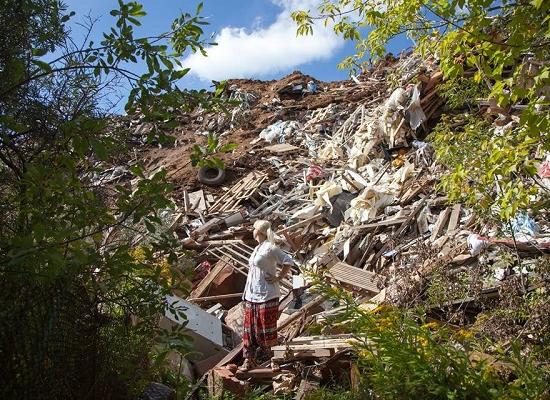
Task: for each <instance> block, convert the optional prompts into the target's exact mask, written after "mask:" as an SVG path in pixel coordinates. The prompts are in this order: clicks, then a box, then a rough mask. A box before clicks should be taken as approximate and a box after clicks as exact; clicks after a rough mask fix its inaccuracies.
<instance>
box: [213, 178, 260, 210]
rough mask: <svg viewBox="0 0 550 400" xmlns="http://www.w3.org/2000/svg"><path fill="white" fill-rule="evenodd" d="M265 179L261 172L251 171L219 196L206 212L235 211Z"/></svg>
mask: <svg viewBox="0 0 550 400" xmlns="http://www.w3.org/2000/svg"><path fill="white" fill-rule="evenodd" d="M266 179H267V175H266V174H265V173H263V172H258V171H253V172H251V173H249V174H248V175H247V176H245V177H244V178H243V179H242V180H240V181H239V182H238V183H237V184H236V185H234V186H233V187H232V188H231V189H229V190H228V191H227V192H225V193H224V194H223V196H221V197H219V198H218V199H217V200H216V202H215V203H214V204H212V206H211V207H210V208H209V209H208V213H209V214H212V213H216V212H228V211H237V210H238V209H239V206H240V204H241V201H243V200H248V199H249V198H251V197H252V196H253V195H254V194H255V193H256V192H257V191H258V189H259V188H260V186H261V185H262V183H263V182H264V181H265V180H266Z"/></svg>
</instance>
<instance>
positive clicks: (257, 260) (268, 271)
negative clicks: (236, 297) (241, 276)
mask: <svg viewBox="0 0 550 400" xmlns="http://www.w3.org/2000/svg"><path fill="white" fill-rule="evenodd" d="M279 264H282V265H293V264H294V259H293V258H292V257H291V256H290V255H289V254H287V253H285V252H284V251H283V250H281V249H280V248H279V247H277V245H275V244H273V243H271V242H269V241H268V240H265V241H263V242H262V243H260V244H259V245H257V246H256V247H255V248H254V251H253V252H252V255H251V256H250V259H249V260H248V267H249V270H248V276H247V278H246V285H245V288H244V293H243V299H244V300H247V301H250V302H253V303H263V302H266V301H269V300H272V299H275V298H279V296H280V289H279V282H275V283H269V282H267V280H266V278H267V277H268V276H273V277H275V276H277V265H279Z"/></svg>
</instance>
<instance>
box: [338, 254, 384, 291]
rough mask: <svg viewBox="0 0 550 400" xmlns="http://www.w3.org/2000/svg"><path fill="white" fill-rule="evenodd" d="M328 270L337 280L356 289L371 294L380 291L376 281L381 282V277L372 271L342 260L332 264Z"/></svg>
mask: <svg viewBox="0 0 550 400" xmlns="http://www.w3.org/2000/svg"><path fill="white" fill-rule="evenodd" d="M329 272H330V276H331V277H332V278H334V279H335V280H337V281H338V282H341V283H344V284H346V285H350V286H353V287H355V288H358V289H362V290H367V291H368V292H371V293H373V294H377V293H379V292H380V289H378V282H381V281H382V279H383V278H382V276H380V275H378V274H375V273H374V272H371V271H366V270H364V269H361V268H357V267H354V266H352V265H349V264H346V263H344V262H338V263H336V264H334V265H333V266H332V267H331V268H330V270H329Z"/></svg>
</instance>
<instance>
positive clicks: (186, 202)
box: [183, 189, 191, 213]
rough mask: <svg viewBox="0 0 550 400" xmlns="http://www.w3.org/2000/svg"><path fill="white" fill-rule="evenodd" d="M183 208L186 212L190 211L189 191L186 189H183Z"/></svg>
mask: <svg viewBox="0 0 550 400" xmlns="http://www.w3.org/2000/svg"><path fill="white" fill-rule="evenodd" d="M183 209H184V210H185V212H186V213H188V212H189V211H191V202H190V201H189V193H187V189H183Z"/></svg>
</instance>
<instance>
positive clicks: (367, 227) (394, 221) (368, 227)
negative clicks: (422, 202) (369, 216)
mask: <svg viewBox="0 0 550 400" xmlns="http://www.w3.org/2000/svg"><path fill="white" fill-rule="evenodd" d="M406 220H407V218H390V219H386V220H383V221H380V222H374V223H372V224H364V225H357V226H354V227H353V229H354V230H364V231H366V232H369V231H373V230H375V229H376V228H388V227H391V226H396V225H401V224H402V223H403V222H405V221H406Z"/></svg>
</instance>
